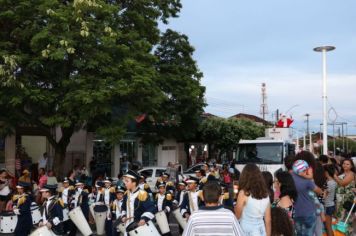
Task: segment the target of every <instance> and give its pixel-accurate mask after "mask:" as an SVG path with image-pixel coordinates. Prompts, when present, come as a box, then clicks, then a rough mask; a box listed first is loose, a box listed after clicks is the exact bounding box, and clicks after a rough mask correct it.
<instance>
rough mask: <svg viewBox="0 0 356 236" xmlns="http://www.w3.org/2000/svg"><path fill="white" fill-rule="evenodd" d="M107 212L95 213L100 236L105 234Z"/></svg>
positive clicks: (97, 230)
mask: <svg viewBox="0 0 356 236" xmlns="http://www.w3.org/2000/svg"><path fill="white" fill-rule="evenodd" d="M106 215H107V212H106V211H105V212H94V220H95V225H96V233H97V234H98V235H104V234H105V220H106Z"/></svg>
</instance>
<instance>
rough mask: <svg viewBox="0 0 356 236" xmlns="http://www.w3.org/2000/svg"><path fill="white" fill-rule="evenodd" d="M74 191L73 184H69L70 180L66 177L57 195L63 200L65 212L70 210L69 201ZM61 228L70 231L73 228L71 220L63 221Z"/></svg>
mask: <svg viewBox="0 0 356 236" xmlns="http://www.w3.org/2000/svg"><path fill="white" fill-rule="evenodd" d="M74 193H75V190H74V186H73V185H70V181H69V179H68V178H67V177H65V178H64V180H63V186H62V187H61V188H60V190H59V193H58V196H59V198H60V200H61V201H62V202H63V205H64V208H65V209H67V212H69V211H70V210H71V208H70V203H71V201H72V198H73V195H74ZM63 228H64V231H65V232H69V231H72V229H73V228H75V226H74V224H73V222H72V221H71V220H67V221H64V223H63Z"/></svg>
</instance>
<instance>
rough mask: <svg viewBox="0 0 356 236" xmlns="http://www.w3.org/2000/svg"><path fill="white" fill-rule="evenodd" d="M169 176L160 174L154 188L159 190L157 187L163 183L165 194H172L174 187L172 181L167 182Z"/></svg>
mask: <svg viewBox="0 0 356 236" xmlns="http://www.w3.org/2000/svg"><path fill="white" fill-rule="evenodd" d="M169 176H170V175H169V174H168V173H166V172H164V173H162V175H161V177H160V178H158V180H157V182H156V188H157V190H158V188H159V185H160V184H161V183H162V182H164V183H166V191H167V192H170V193H171V194H174V190H175V187H174V183H173V182H172V181H168V180H169Z"/></svg>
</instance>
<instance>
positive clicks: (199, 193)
mask: <svg viewBox="0 0 356 236" xmlns="http://www.w3.org/2000/svg"><path fill="white" fill-rule="evenodd" d="M198 197H199V198H200V200H203V199H204V198H203V191H199V192H198Z"/></svg>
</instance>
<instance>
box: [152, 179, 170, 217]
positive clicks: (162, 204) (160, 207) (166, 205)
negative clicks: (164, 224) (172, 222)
mask: <svg viewBox="0 0 356 236" xmlns="http://www.w3.org/2000/svg"><path fill="white" fill-rule="evenodd" d="M172 201H173V197H172V194H171V193H170V192H166V183H164V182H162V183H161V184H160V185H158V193H157V194H156V201H155V203H156V210H157V211H164V212H165V213H166V215H167V218H168V214H169V213H170V212H171V208H172Z"/></svg>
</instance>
